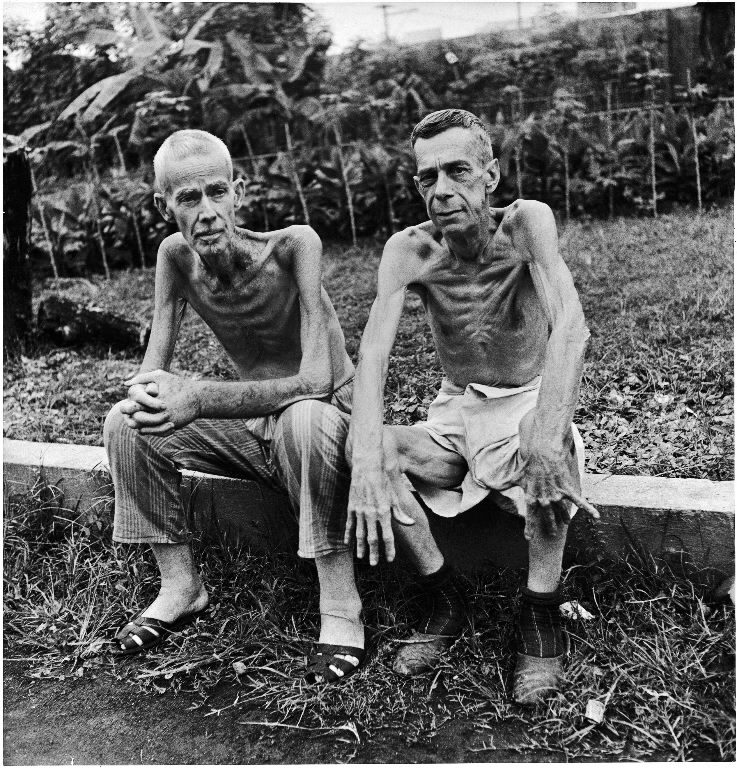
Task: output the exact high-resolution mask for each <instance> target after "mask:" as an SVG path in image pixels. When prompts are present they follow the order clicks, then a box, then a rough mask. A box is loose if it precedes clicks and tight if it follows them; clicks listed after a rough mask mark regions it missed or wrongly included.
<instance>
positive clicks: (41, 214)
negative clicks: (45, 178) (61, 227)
mask: <svg viewBox="0 0 737 768" xmlns="http://www.w3.org/2000/svg"><path fill="white" fill-rule="evenodd" d="M28 168H29V170H30V174H31V189H32V191H33V196H34V197H35V198H36V208H38V217H39V218H40V219H41V229H43V233H44V239H45V240H46V247H47V248H48V249H49V261H50V262H51V270H52V272H53V273H54V278H58V277H59V270H58V268H57V266H56V256H54V244H53V243H52V242H51V233H50V232H49V225H48V224H47V223H46V215H45V213H44V209H43V205H42V204H41V199H40V198H39V196H38V187H37V186H36V176H35V174H34V173H33V166H32V165H31V163H30V161H29V163H28Z"/></svg>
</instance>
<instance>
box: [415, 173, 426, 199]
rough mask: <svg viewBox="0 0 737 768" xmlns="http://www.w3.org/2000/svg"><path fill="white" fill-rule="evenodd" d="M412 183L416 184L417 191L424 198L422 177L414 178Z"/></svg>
mask: <svg viewBox="0 0 737 768" xmlns="http://www.w3.org/2000/svg"><path fill="white" fill-rule="evenodd" d="M412 181H414V183H415V189H416V190H417V191H418V192H419V193H420V196H421V197H423V198H424V197H425V196H424V195H423V194H422V187H420V177H419V176H413V177H412Z"/></svg>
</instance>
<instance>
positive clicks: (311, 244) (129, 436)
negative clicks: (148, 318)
mask: <svg viewBox="0 0 737 768" xmlns="http://www.w3.org/2000/svg"><path fill="white" fill-rule="evenodd" d="M154 170H155V175H156V190H157V192H156V195H155V201H156V205H157V207H158V209H159V211H160V212H161V214H162V215H163V216H164V218H165V219H166V220H167V221H174V222H176V224H177V226H178V228H179V232H178V233H177V234H175V235H172V236H170V237H168V238H166V239H165V240H164V241H163V243H162V244H161V247H160V249H159V253H158V258H157V264H156V280H155V299H154V317H153V325H152V330H151V337H150V341H149V344H148V348H147V350H146V354H145V356H144V359H143V363H142V365H141V369H140V372H139V374H138V375H137V376H134V377H133V378H132V379H131V380H130V381H127V382H126V384H127V385H128V386H129V387H130V388H129V390H128V397H127V399H126V400H124V401H123V402H122V403H119V404H118V405H117V406H116V407H115V408H113V410H112V411H111V412H110V414H109V416H108V418H107V420H106V423H105V446H106V448H107V451H108V456H109V459H110V467H111V470H112V475H113V480H114V484H115V523H114V533H113V537H114V539H115V540H116V541H120V542H144V543H148V544H150V545H151V548H152V549H153V552H154V555H155V558H156V562H157V564H158V567H159V570H160V573H161V589H160V592H159V594H158V596H157V597H156V599H155V600H154V601H153V602H152V603H151V605H149V606H147V607H146V608H145V609H144V610H142V611H141V612H140V613H139V614H138V615H136V616H135V617H134V618H133V619H132V620H131V621H129V622H127V623H126V624H125V625H124V626H123V627H122V628H121V630H120V631H119V632H118V634H117V636H116V645H117V650H118V652H120V653H123V654H135V653H140V652H142V651H145V650H148V649H150V648H154V647H156V646H157V645H159V644H160V643H161V642H162V641H163V640H164V639H165V638H166V637H167V636H168V635H169V634H170V633H171V632H172V631H174V630H176V629H179V628H180V627H182V626H183V624H184V623H185V622H186V621H189V620H192V619H193V618H194V617H196V616H197V615H198V614H200V613H201V612H202V611H203V610H204V609H205V608H206V606H207V604H208V594H207V591H206V589H205V587H204V585H203V583H202V579H201V578H200V575H199V572H198V569H197V567H196V564H195V562H194V560H193V556H192V550H191V547H190V540H191V533H192V532H191V531H190V529H189V523H188V520H187V515H186V513H185V510H184V508H183V506H182V500H181V498H180V495H179V488H180V475H179V470H180V469H181V468H189V469H195V470H200V471H204V472H210V473H214V474H221V475H229V476H234V477H247V478H251V479H253V480H256V481H258V482H260V483H264V484H267V485H270V486H281V487H282V488H286V490H287V492H288V494H289V498H290V501H291V505H292V507H293V508H294V510H298V511H299V554H300V555H301V556H302V557H305V558H314V559H315V563H316V566H317V573H318V578H319V581H320V612H321V632H320V644H319V645H318V648H317V652H316V653H315V654H313V656H312V658H311V660H310V663H309V669H308V674H307V678H308V680H312V681H317V682H331V681H333V680H337V679H339V678H341V677H343V676H344V675H345V674H347V673H350V672H352V671H354V670H355V669H356V668H357V667H358V665H359V664H360V662H361V660H362V658H363V653H364V651H363V648H364V638H363V627H362V625H361V623H360V620H359V612H360V600H359V598H358V594H357V593H356V592H355V585H354V583H353V556H352V553H351V552H350V550H349V548H348V546H346V545H345V544H344V542H343V532H344V528H345V519H346V518H345V514H346V504H347V494H348V485H349V478H350V476H349V471H348V467H347V465H346V462H345V457H344V444H345V440H346V436H347V432H348V415H347V414H348V413H350V408H351V389H352V384H353V374H354V370H353V364H352V363H351V360H350V358H349V357H348V355H347V353H346V350H345V341H344V338H343V332H342V331H341V328H340V325H339V323H338V318H337V316H336V314H335V310H334V309H333V306H332V304H331V302H330V299H329V298H328V295H327V293H326V292H325V289H324V288H323V287H322V283H321V257H322V246H321V243H320V239H319V237H318V236H317V234H316V233H315V232H314V231H313V230H312V229H310V227H307V226H292V227H287V228H286V229H283V230H279V231H275V232H267V233H256V232H251V231H248V230H245V229H241V228H239V227H237V226H236V221H235V210H236V208H237V207H238V206H239V205H240V203H241V200H242V198H243V191H244V188H243V181H242V180H240V179H238V180H235V181H234V180H233V168H232V163H231V159H230V154H229V152H228V150H227V148H226V147H225V145H224V144H223V143H222V141H220V140H219V139H217V138H216V137H214V136H212V135H211V134H208V133H205V132H204V131H192V130H186V131H178V132H176V133H174V134H172V136H170V137H169V138H168V139H167V140H166V141H165V142H164V143H163V145H162V146H161V149H160V150H159V152H158V153H157V155H156V157H155V159H154ZM187 305H190V306H191V307H192V309H194V311H195V312H197V313H198V314H199V315H200V316H201V317H202V319H203V320H204V321H205V323H207V325H208V326H209V327H210V328H211V329H212V331H213V333H214V334H215V336H216V337H217V339H218V340H219V342H220V343H221V344H222V346H223V348H224V349H225V351H226V352H227V353H228V356H229V357H230V359H231V361H232V362H233V365H234V367H235V371H236V373H237V376H238V381H233V382H223V381H195V380H191V379H186V378H183V377H180V376H176V375H174V374H172V373H170V372H169V371H168V369H169V367H170V364H171V360H172V355H173V352H174V344H175V341H176V338H177V333H178V330H179V325H180V322H181V320H182V316H183V313H184V311H185V308H186V306H187ZM344 574H348V576H347V580H346V576H344ZM346 584H347V585H348V588H347V590H346Z"/></svg>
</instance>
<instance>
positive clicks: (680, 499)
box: [3, 439, 735, 574]
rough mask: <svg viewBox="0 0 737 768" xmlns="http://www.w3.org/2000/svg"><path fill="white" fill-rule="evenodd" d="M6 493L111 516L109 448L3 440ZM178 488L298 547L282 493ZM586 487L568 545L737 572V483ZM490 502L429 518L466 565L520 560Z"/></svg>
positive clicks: (231, 526)
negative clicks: (53, 491)
mask: <svg viewBox="0 0 737 768" xmlns="http://www.w3.org/2000/svg"><path fill="white" fill-rule="evenodd" d="M3 479H4V482H3V499H4V501H5V503H6V508H7V502H8V501H9V500H10V499H11V498H12V497H13V496H16V495H19V494H25V493H27V492H28V490H29V489H31V488H33V487H34V485H35V484H36V483H37V482H38V481H39V480H40V481H41V482H42V483H44V484H46V485H50V486H54V487H55V488H57V489H58V491H59V493H60V494H61V495H62V496H63V507H64V508H65V509H68V510H72V512H73V513H74V514H75V515H76V516H77V517H81V516H84V515H88V516H89V515H96V514H102V515H109V514H110V506H111V504H110V500H111V496H112V484H111V480H110V474H109V470H108V467H107V459H106V456H105V451H104V449H103V448H97V447H91V446H82V445H65V444H59V443H31V442H27V441H23V440H9V439H4V440H3ZM182 479H183V482H182V495H183V498H184V499H185V503H186V504H187V507H188V508H189V509H190V510H191V514H192V516H193V518H194V521H195V524H196V525H198V526H199V527H201V528H203V529H205V530H207V531H208V532H209V533H213V532H214V533H216V534H218V535H222V536H227V537H228V538H232V537H235V538H239V539H240V538H242V539H244V540H247V541H249V542H250V543H251V544H253V545H255V546H256V547H258V548H272V547H276V548H284V547H289V548H293V547H294V542H295V540H296V535H295V534H296V528H295V525H294V522H293V521H294V515H293V513H292V512H291V511H290V509H289V504H288V503H287V499H286V497H285V496H284V495H283V494H282V493H279V492H278V491H275V490H272V489H268V488H264V487H262V486H260V485H259V484H257V483H255V482H252V481H248V480H236V479H233V478H223V477H214V476H212V475H203V474H201V473H197V472H187V471H185V472H183V473H182ZM584 492H585V494H586V496H587V497H588V499H589V500H590V501H591V503H592V504H594V506H596V507H597V508H598V509H599V512H600V513H601V521H600V523H599V524H598V525H596V526H593V525H592V524H591V523H590V521H588V519H584V518H585V516H584V515H582V514H579V515H577V516H576V518H575V519H574V521H573V524H572V526H571V535H570V543H571V549H572V550H576V551H579V552H581V551H585V552H587V553H588V554H589V555H590V554H591V551H592V550H593V551H596V552H602V553H607V554H622V553H624V552H625V551H627V550H628V549H635V550H638V551H640V552H642V553H651V554H653V555H655V556H659V557H664V558H666V559H667V560H670V561H672V562H680V563H684V564H691V565H694V566H696V567H709V568H714V569H716V570H718V571H721V572H722V573H725V574H732V573H733V572H734V533H735V528H734V482H733V481H729V482H714V481H711V480H690V479H674V478H659V477H644V476H630V475H590V474H587V475H586V476H585V477H584ZM493 507H494V505H493V503H484V504H481V505H479V507H477V508H476V509H473V510H470V511H469V512H468V513H466V514H465V515H462V516H461V517H459V518H454V519H452V520H447V519H443V518H435V517H434V516H433V520H432V526H433V530H434V532H435V533H436V535H437V537H438V541H439V543H440V546H441V548H442V549H443V551H444V552H445V553H446V555H447V556H448V558H449V559H450V560H452V561H454V562H456V563H457V564H458V565H459V567H461V568H463V569H464V570H478V569H482V570H483V569H485V568H486V567H488V566H490V565H492V564H493V565H496V566H500V565H501V566H510V567H517V566H522V565H524V564H525V562H526V546H525V544H524V540H523V539H522V536H521V530H522V526H521V522H520V521H519V520H518V519H515V518H513V517H511V516H510V515H506V514H494V513H493Z"/></svg>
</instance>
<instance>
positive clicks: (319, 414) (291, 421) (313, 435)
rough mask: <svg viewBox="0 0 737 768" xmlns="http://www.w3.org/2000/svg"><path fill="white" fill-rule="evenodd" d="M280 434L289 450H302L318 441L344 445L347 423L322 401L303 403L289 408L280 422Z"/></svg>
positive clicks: (305, 401) (334, 409) (337, 412)
mask: <svg viewBox="0 0 737 768" xmlns="http://www.w3.org/2000/svg"><path fill="white" fill-rule="evenodd" d="M277 430H278V431H279V432H280V433H281V436H282V439H283V441H284V444H285V445H286V446H290V447H293V448H296V449H297V450H300V449H302V448H303V447H304V446H307V445H309V444H310V443H313V442H315V441H320V442H322V441H325V440H327V441H330V442H336V443H340V445H341V448H342V447H343V445H345V441H346V437H347V435H348V422H347V419H345V418H344V417H343V416H342V415H341V412H340V411H339V410H338V409H337V408H336V407H335V406H332V405H330V404H329V403H324V402H322V401H321V400H300V401H299V402H297V403H294V404H293V405H290V406H289V407H288V408H287V409H286V410H285V411H284V413H282V415H281V417H280V418H279V424H278V426H277Z"/></svg>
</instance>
